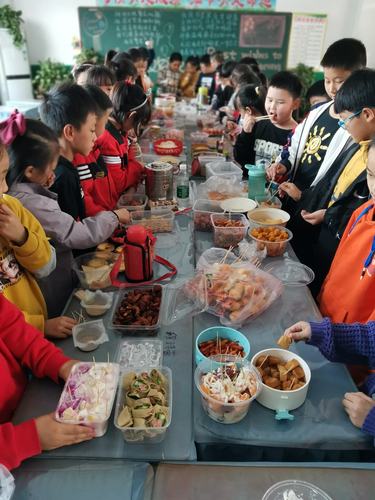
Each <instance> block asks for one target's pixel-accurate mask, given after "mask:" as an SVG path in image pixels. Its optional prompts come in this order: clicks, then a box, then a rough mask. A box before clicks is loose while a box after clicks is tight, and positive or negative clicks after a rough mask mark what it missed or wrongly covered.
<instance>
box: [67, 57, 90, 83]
mask: <svg viewBox="0 0 375 500" xmlns="http://www.w3.org/2000/svg"><path fill="white" fill-rule="evenodd" d="M93 66H94V64H92V63H90V62H84V63H82V64H76V65H75V66H74V67H73V69H72V72H71V75H72V77H73V80H74V81H75V82H76V81H77V80H78V77H79V75H82V73H86V72H87V71H88V70H89V69H90V68H92V67H93Z"/></svg>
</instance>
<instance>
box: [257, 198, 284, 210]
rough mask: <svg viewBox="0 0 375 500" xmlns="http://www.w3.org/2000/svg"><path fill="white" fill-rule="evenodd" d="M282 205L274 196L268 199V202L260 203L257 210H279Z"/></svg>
mask: <svg viewBox="0 0 375 500" xmlns="http://www.w3.org/2000/svg"><path fill="white" fill-rule="evenodd" d="M281 207H282V203H281V201H280V200H279V198H276V196H274V197H272V198H269V199H268V200H264V201H260V202H259V208H281Z"/></svg>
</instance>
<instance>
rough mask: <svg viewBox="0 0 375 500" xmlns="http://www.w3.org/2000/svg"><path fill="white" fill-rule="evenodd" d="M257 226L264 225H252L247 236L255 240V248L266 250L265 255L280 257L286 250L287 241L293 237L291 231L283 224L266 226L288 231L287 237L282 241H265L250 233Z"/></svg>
mask: <svg viewBox="0 0 375 500" xmlns="http://www.w3.org/2000/svg"><path fill="white" fill-rule="evenodd" d="M258 227H264V226H263V225H262V226H254V227H253V228H252V229H250V231H249V236H250V238H251V239H253V240H254V241H256V244H257V250H264V248H265V249H266V250H267V257H280V256H281V255H283V254H284V253H285V251H286V247H287V245H288V242H289V241H290V240H291V239H292V238H293V233H292V232H291V231H289V229H286V228H285V227H283V226H267V227H268V228H270V229H271V228H277V229H279V230H282V231H285V232H286V233H288V238H287V239H285V240H282V241H267V240H263V239H259V238H257V237H255V236H253V235H252V231H253V230H254V229H257V228H258Z"/></svg>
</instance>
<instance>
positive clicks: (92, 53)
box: [74, 48, 104, 64]
mask: <svg viewBox="0 0 375 500" xmlns="http://www.w3.org/2000/svg"><path fill="white" fill-rule="evenodd" d="M74 60H75V63H76V64H83V63H85V62H91V63H93V64H103V62H104V59H103V56H102V55H101V54H99V52H96V50H94V49H84V48H82V49H81V51H80V52H79V53H78V54H77V55H76V56H74Z"/></svg>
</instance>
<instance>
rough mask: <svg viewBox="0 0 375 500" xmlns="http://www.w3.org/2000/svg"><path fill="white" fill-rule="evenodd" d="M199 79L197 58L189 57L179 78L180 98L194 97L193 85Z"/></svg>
mask: <svg viewBox="0 0 375 500" xmlns="http://www.w3.org/2000/svg"><path fill="white" fill-rule="evenodd" d="M198 77H199V58H198V57H195V56H189V57H188V58H187V59H186V61H185V69H184V72H183V73H182V74H181V76H180V81H179V83H178V92H179V94H180V96H181V97H194V96H195V85H196V83H197V80H198Z"/></svg>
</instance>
